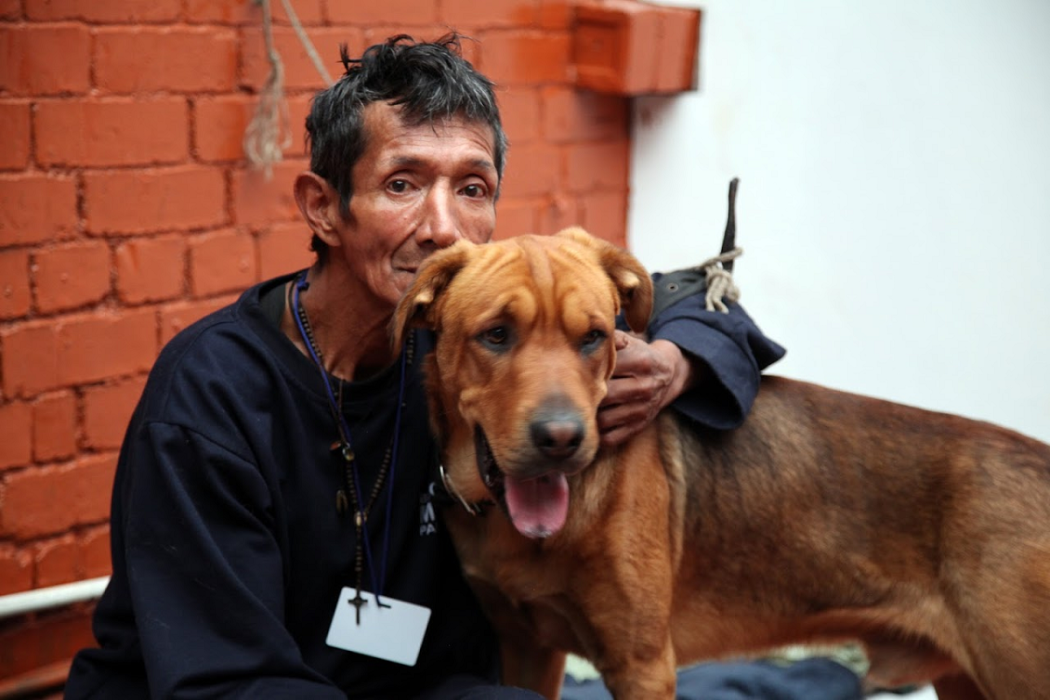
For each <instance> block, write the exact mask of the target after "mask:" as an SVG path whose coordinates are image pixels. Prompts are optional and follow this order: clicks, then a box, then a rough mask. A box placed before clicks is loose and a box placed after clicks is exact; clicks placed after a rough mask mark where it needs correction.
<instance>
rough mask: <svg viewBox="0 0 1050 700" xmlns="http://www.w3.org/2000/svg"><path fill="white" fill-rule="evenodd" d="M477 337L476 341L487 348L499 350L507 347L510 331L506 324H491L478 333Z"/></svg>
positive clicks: (509, 340)
mask: <svg viewBox="0 0 1050 700" xmlns="http://www.w3.org/2000/svg"><path fill="white" fill-rule="evenodd" d="M477 338H478V342H480V343H481V344H482V345H484V346H485V347H487V348H488V349H489V350H495V351H497V352H500V351H504V350H507V349H509V347H510V342H511V333H510V329H508V328H507V327H506V326H493V327H492V328H489V329H488V330H485V331H482V332H481V333H479V334H478V336H477Z"/></svg>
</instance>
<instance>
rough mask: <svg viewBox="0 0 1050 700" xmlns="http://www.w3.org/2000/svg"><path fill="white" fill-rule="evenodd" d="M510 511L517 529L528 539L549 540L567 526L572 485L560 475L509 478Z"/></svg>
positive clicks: (508, 508) (507, 485)
mask: <svg viewBox="0 0 1050 700" xmlns="http://www.w3.org/2000/svg"><path fill="white" fill-rule="evenodd" d="M505 484H506V487H507V493H506V496H507V510H508V511H510V520H511V522H512V523H514V527H515V528H516V529H517V530H518V532H520V533H521V534H523V535H525V536H526V537H550V536H551V535H553V534H554V533H556V532H557V531H558V530H560V529H561V528H562V526H563V525H564V524H565V516H566V515H567V514H568V512H569V483H568V482H567V481H566V480H565V475H564V474H560V473H552V474H545V475H544V476H541V477H539V478H537V479H512V478H510V477H507V480H506V482H505Z"/></svg>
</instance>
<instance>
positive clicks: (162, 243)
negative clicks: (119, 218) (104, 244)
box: [114, 236, 186, 304]
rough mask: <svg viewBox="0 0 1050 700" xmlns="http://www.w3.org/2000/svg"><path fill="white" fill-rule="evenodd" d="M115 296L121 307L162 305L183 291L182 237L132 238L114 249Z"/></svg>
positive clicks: (184, 250) (184, 262)
mask: <svg viewBox="0 0 1050 700" xmlns="http://www.w3.org/2000/svg"><path fill="white" fill-rule="evenodd" d="M114 257H115V262H116V265H115V267H116V272H117V296H118V297H119V298H120V300H121V301H122V302H124V303H125V304H141V303H144V302H148V301H163V300H166V299H173V298H175V297H177V296H181V295H182V293H183V292H184V291H185V288H186V239H185V237H183V236H158V237H156V238H133V239H131V240H129V241H126V242H125V243H121V244H120V245H119V246H117V250H116V255H115V256H114Z"/></svg>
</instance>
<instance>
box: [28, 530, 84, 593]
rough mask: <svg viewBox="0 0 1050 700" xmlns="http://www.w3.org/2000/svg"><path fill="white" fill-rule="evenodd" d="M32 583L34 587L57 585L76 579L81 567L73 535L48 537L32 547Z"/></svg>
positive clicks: (78, 551)
mask: <svg viewBox="0 0 1050 700" xmlns="http://www.w3.org/2000/svg"><path fill="white" fill-rule="evenodd" d="M33 550H34V553H33V560H34V563H35V569H36V572H35V575H34V577H33V578H34V583H35V587H36V588H46V587H47V586H57V585H59V584H61V583H70V582H72V581H76V580H77V579H78V578H79V576H78V573H79V572H80V571H81V570H82V569H83V566H82V565H81V563H80V547H79V546H77V542H76V539H75V538H74V537H73V535H70V534H66V535H63V536H61V537H56V538H54V539H49V540H46V541H44V542H41V543H38V544H37V545H36V546H35V547H34V548H33Z"/></svg>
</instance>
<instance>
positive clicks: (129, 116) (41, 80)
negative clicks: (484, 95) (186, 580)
mask: <svg viewBox="0 0 1050 700" xmlns="http://www.w3.org/2000/svg"><path fill="white" fill-rule="evenodd" d="M293 5H294V8H295V10H296V12H297V13H298V15H299V18H300V19H301V20H302V22H303V24H304V25H305V28H306V31H307V33H308V34H309V36H310V37H311V39H312V40H313V42H314V44H315V46H316V48H317V50H318V52H319V53H320V56H321V57H322V59H323V60H324V61H325V63H326V65H327V66H328V68H329V70H330V71H332V72H333V73H334V72H335V69H336V68H337V67H338V65H339V64H338V46H339V44H340V43H347V44H348V45H349V49H350V52H351V54H355V55H356V54H359V53H360V52H361V51H362V50H363V49H364V48H365V47H366V46H367V45H369V44H371V43H374V42H377V41H380V40H382V39H384V38H386V37H387V36H389V35H391V34H395V33H401V32H406V33H410V34H413V35H416V36H417V37H421V38H436V37H437V36H439V35H440V34H441V33H443V32H444V31H445V29H446V28H447V27H456V28H457V29H458V30H459V31H461V32H462V33H465V34H468V35H469V36H471V37H473V38H474V39H475V40H476V41H467V42H465V51H466V53H467V55H468V57H469V58H470V59H471V60H472V61H473V62H474V63H475V65H477V66H478V67H479V68H480V69H481V70H482V71H484V72H485V73H487V74H488V75H489V76H490V77H491V78H493V79H494V80H495V81H496V82H497V83H498V84H499V100H500V103H501V105H502V109H503V114H504V117H505V120H506V130H507V133H508V135H509V137H510V140H511V143H512V145H511V150H510V153H509V170H508V174H507V176H506V179H505V183H504V189H503V198H502V200H501V202H500V204H499V214H498V225H497V232H496V236H497V238H499V237H505V236H510V235H513V234H518V233H523V232H539V233H552V232H554V231H556V230H558V229H560V228H562V227H564V226H567V225H572V224H580V225H583V226H584V227H586V228H588V229H590V230H591V231H592V232H594V233H596V234H597V235H599V236H601V237H603V238H606V239H608V240H610V241H613V242H615V243H617V244H621V245H622V244H624V242H625V221H626V213H627V194H628V171H629V163H628V157H629V152H630V136H629V122H628V114H629V104H628V101H627V99H626V98H624V97H618V96H612V95H602V94H597V93H593V92H587V91H581V90H578V89H577V88H576V87H575V85H574V69H573V64H572V33H573V28H574V22H575V13H574V8H573V7H572V5H571V4H568V3H567V2H562V1H558V0H490V1H488V2H485V3H480V4H479V3H477V2H474V1H473V0H388V1H386V2H378V3H361V2H349V1H344V0H293ZM405 18H411V23H410V24H404V20H405ZM274 22H275V27H274V33H275V39H276V44H277V48H278V50H279V51H280V53H281V56H282V59H283V61H284V65H285V68H286V84H285V90H286V95H287V101H288V107H289V110H290V114H291V119H292V125H293V134H294V135H293V138H292V140H291V145H290V146H289V147H288V148H287V149H286V151H285V160H284V161H283V162H282V163H280V164H278V165H276V167H274V169H273V178H272V179H270V180H267V179H266V178H265V177H264V176H263V175H262V174H261V173H259V172H255V171H252V170H250V169H249V167H248V166H247V164H246V162H245V159H244V155H243V150H242V146H241V141H242V138H243V134H244V128H245V126H246V124H247V122H248V120H249V119H250V118H251V115H252V110H253V108H254V106H255V104H256V95H257V91H258V89H259V87H260V86H261V85H262V84H263V82H264V81H265V78H266V75H267V72H268V66H267V63H266V60H265V52H264V48H263V36H262V30H261V11H260V9H259V7H258V6H256V5H255V4H254V3H253V2H251V0H0V594H6V593H14V592H20V591H28V590H31V589H34V588H40V587H45V586H51V585H55V584H61V583H67V582H71V581H76V580H79V579H84V578H90V577H96V576H102V575H105V574H108V573H109V566H110V563H109V554H108V540H107V537H108V524H107V518H108V504H109V498H110V490H111V483H112V478H113V472H114V468H115V465H116V461H117V450H118V448H119V445H120V441H121V438H122V436H123V432H124V428H125V426H126V424H127V421H128V418H129V416H130V414H131V412H132V409H133V407H134V405H135V402H136V400H137V398H138V396H139V393H140V392H141V390H142V387H143V383H144V381H145V377H146V375H147V374H148V372H149V369H150V366H151V364H152V362H153V361H154V359H155V358H156V356H157V353H158V352H159V350H160V349H161V347H162V346H163V345H164V344H165V343H166V342H167V341H168V340H170V339H171V337H172V336H173V335H174V334H175V333H176V332H178V331H179V330H180V329H182V328H185V327H186V326H187V325H188V324H190V323H192V322H193V321H194V320H195V319H197V318H199V317H200V316H202V315H204V314H206V313H208V312H210V311H213V310H215V309H217V308H219V307H220V306H222V305H224V304H226V303H228V302H230V301H232V300H233V299H234V298H236V295H237V294H238V293H239V292H240V291H241V290H242V289H244V288H245V287H247V286H248V285H250V284H252V283H254V282H256V281H258V280H261V279H264V278H267V277H271V276H273V275H277V274H280V273H283V272H287V271H291V270H293V269H297V268H300V267H303V266H306V265H308V264H309V263H310V262H311V260H312V255H311V254H310V253H309V251H308V248H307V246H308V241H309V234H308V231H307V229H306V228H305V227H304V226H303V225H302V224H301V223H299V220H298V219H299V215H298V211H297V209H296V207H295V205H294V202H293V200H292V197H291V183H292V180H293V178H294V176H295V174H296V173H297V172H298V171H300V170H302V169H304V168H306V166H307V163H306V160H305V157H304V156H305V152H304V148H303V139H302V131H303V120H304V118H305V115H306V112H307V110H308V108H309V103H310V98H311V95H312V93H313V92H314V91H315V90H317V89H318V88H321V87H323V82H322V79H321V77H320V76H319V75H318V73H317V71H316V70H315V69H314V67H313V65H312V64H311V63H310V62H309V60H308V59H307V56H306V52H305V50H304V49H303V47H302V45H301V44H300V42H299V40H298V39H297V38H296V37H295V34H294V32H293V30H292V28H291V27H290V25H289V22H288V19H287V17H286V16H285V14H284V11H283V10H282V9H281V3H280V2H275V3H274ZM89 612H90V606H89V605H81V606H75V607H74V608H72V609H67V610H58V611H50V612H46V613H39V614H30V615H27V616H24V617H22V618H16V619H8V620H0V679H5V678H10V677H12V676H15V675H18V674H21V673H24V672H26V671H28V670H30V669H33V668H37V667H41V666H45V665H47V664H49V663H52V662H56V661H62V660H65V659H68V658H69V656H70V654H71V653H72V651H73V650H74V649H76V648H77V647H79V646H82V645H85V644H88V643H89V641H90V636H89V627H88V615H89Z"/></svg>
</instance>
